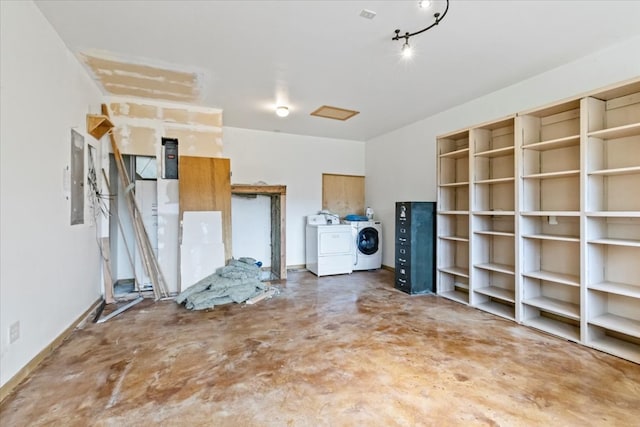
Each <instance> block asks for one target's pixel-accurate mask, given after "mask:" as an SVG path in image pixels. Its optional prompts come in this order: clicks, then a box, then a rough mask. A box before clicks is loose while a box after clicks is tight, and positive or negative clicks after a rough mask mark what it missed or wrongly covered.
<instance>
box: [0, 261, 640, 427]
mask: <svg viewBox="0 0 640 427" xmlns="http://www.w3.org/2000/svg"><path fill="white" fill-rule="evenodd" d="M392 282H393V276H392V274H391V273H389V272H387V271H382V270H381V271H378V272H359V273H354V274H352V275H342V276H334V277H323V278H320V279H318V278H316V277H315V276H313V275H312V274H310V273H307V272H295V273H290V274H289V280H288V281H287V282H283V283H281V284H280V285H279V286H280V287H281V293H280V295H278V296H276V297H275V298H273V299H271V300H267V301H262V302H260V303H258V304H256V305H254V306H244V305H235V304H234V305H227V306H224V307H218V308H216V309H215V310H212V311H208V312H190V311H187V310H185V309H184V308H183V307H180V306H178V305H177V304H175V303H173V302H159V303H154V302H153V301H144V302H143V303H141V304H139V305H138V306H136V307H135V308H133V309H131V310H130V311H127V312H126V313H125V314H122V315H120V316H119V317H116V318H115V319H112V320H110V321H109V322H107V323H103V324H88V325H86V326H85V327H84V328H83V329H80V330H76V331H75V332H74V333H73V335H72V336H71V338H70V339H69V340H67V341H66V342H65V343H64V344H63V345H62V346H61V347H60V348H58V349H57V350H56V351H55V352H54V353H53V354H52V355H51V356H50V357H49V358H47V359H46V361H45V362H44V364H43V365H42V366H41V367H40V368H39V369H38V370H37V371H36V372H35V373H33V374H32V375H31V376H30V377H29V379H28V380H27V381H26V382H25V383H23V384H22V385H21V386H19V387H18V389H17V390H16V392H15V393H14V394H13V395H11V396H9V397H8V398H7V399H6V400H5V401H4V402H3V403H2V405H1V406H0V424H2V425H3V426H36V425H64V426H86V425H96V426H125V425H127V426H141V425H163V426H178V425H205V426H365V425H366V426H421V425H423V426H448V425H464V426H471V425H491V426H497V425H500V426H520V425H544V426H591V425H593V426H596V425H597V426H604V425H611V426H632V425H633V426H638V425H640V421H639V420H640V366H639V365H636V364H633V363H631V362H627V361H624V360H621V359H618V358H616V357H613V356H609V355H607V354H604V353H600V352H598V351H595V350H590V349H588V348H586V347H583V346H580V345H577V344H573V343H569V342H566V341H563V340H561V339H557V338H554V337H551V336H548V335H545V334H542V333H539V332H536V331H534V330H532V329H529V328H525V327H522V326H518V325H516V324H515V323H512V322H508V321H505V320H501V319H500V318H498V317H495V316H492V315H490V314H486V313H483V312H481V311H478V310H474V309H470V308H468V307H465V306H462V305H460V304H456V303H454V302H450V301H448V300H446V299H443V298H439V297H435V296H409V295H406V294H404V293H402V292H399V291H396V290H395V289H393V287H392Z"/></svg>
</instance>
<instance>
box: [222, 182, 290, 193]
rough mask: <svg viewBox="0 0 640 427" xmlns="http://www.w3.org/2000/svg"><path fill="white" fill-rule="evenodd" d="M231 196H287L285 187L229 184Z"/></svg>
mask: <svg viewBox="0 0 640 427" xmlns="http://www.w3.org/2000/svg"><path fill="white" fill-rule="evenodd" d="M231 194H257V195H260V196H272V195H274V194H275V195H277V194H280V195H284V194H287V186H286V185H250V184H231Z"/></svg>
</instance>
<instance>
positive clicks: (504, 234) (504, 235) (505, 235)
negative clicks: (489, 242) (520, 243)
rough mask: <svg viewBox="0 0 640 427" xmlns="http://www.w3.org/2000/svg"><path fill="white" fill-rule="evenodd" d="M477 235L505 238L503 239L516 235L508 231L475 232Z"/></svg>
mask: <svg viewBox="0 0 640 427" xmlns="http://www.w3.org/2000/svg"><path fill="white" fill-rule="evenodd" d="M474 233H475V234H481V235H485V236H503V237H514V236H515V235H516V234H515V233H509V232H506V231H492V230H481V231H474Z"/></svg>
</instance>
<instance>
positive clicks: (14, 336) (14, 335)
mask: <svg viewBox="0 0 640 427" xmlns="http://www.w3.org/2000/svg"><path fill="white" fill-rule="evenodd" d="M18 338H20V321H19V320H18V321H17V322H13V323H12V324H11V326H9V344H13V343H14V342H16V341H17V340H18Z"/></svg>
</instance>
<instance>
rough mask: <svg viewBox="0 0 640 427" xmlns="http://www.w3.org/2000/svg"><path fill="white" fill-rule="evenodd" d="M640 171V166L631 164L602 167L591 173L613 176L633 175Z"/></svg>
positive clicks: (590, 173)
mask: <svg viewBox="0 0 640 427" xmlns="http://www.w3.org/2000/svg"><path fill="white" fill-rule="evenodd" d="M636 173H640V166H629V167H626V168H614V169H600V170H595V171H593V172H589V175H597V176H613V175H631V174H636Z"/></svg>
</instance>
